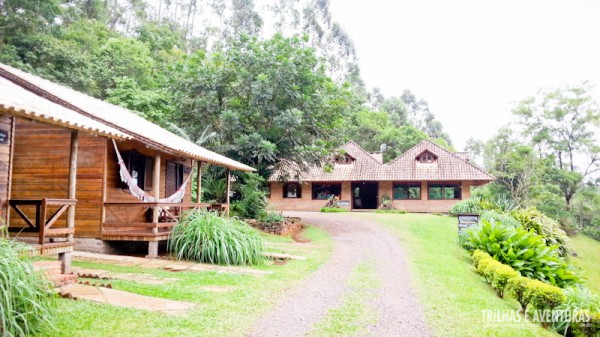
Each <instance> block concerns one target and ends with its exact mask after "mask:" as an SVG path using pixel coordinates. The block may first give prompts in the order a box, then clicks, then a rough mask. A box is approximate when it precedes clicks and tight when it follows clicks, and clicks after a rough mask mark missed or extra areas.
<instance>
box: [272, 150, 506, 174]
mask: <svg viewBox="0 0 600 337" xmlns="http://www.w3.org/2000/svg"><path fill="white" fill-rule="evenodd" d="M341 149H343V150H344V151H346V153H348V154H350V155H352V157H354V158H355V160H354V161H353V162H352V163H350V164H334V165H333V169H332V170H330V171H327V170H325V168H324V167H318V166H309V167H308V169H306V170H302V171H301V173H300V175H299V177H297V179H298V180H301V181H436V180H437V181H463V180H470V181H481V182H489V181H492V180H494V177H493V176H492V175H491V174H489V173H487V172H485V171H484V170H482V169H480V168H478V167H477V166H475V165H473V164H472V163H471V162H469V161H467V160H465V159H464V155H462V154H461V155H456V154H454V153H452V152H450V151H448V150H446V149H444V148H442V147H441V146H439V145H437V144H435V143H433V142H431V141H429V140H424V141H422V142H420V143H418V144H417V145H415V146H413V147H412V148H410V149H408V150H407V151H406V152H404V153H403V154H402V155H400V156H399V157H398V158H396V159H395V160H393V161H391V162H389V163H382V162H380V161H379V159H378V158H374V157H373V155H372V154H370V153H369V152H367V151H365V150H364V149H363V148H361V147H360V146H359V145H358V144H356V143H354V142H352V141H351V142H348V143H346V144H345V145H343V146H342V147H341ZM425 152H429V153H431V154H433V155H434V157H435V161H434V162H433V163H421V162H419V160H418V159H417V158H418V157H419V156H420V155H421V154H422V153H425ZM294 170H295V171H298V166H294V164H291V163H284V164H283V165H281V167H280V168H279V169H277V170H276V171H275V172H274V173H273V174H272V175H271V177H270V178H269V181H281V180H295V178H294V179H290V177H293V173H292V172H294Z"/></svg>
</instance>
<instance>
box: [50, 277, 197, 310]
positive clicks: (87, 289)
mask: <svg viewBox="0 0 600 337" xmlns="http://www.w3.org/2000/svg"><path fill="white" fill-rule="evenodd" d="M59 293H61V294H62V295H65V294H70V296H72V297H73V298H74V299H82V300H88V301H94V302H98V303H103V304H110V305H115V306H119V307H125V308H134V309H140V310H148V311H158V312H163V313H166V314H184V313H186V312H187V311H189V310H190V309H192V308H194V307H195V306H196V305H195V304H193V303H187V302H180V301H172V300H166V299H163V298H156V297H148V296H142V295H138V294H133V293H130V292H126V291H122V290H115V289H108V288H102V287H94V286H88V285H83V284H72V285H68V286H64V287H61V288H60V289H59Z"/></svg>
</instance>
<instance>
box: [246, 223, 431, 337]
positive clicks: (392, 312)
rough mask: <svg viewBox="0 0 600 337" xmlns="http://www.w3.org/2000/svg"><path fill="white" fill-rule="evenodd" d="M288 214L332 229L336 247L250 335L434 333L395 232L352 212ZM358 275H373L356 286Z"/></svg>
mask: <svg viewBox="0 0 600 337" xmlns="http://www.w3.org/2000/svg"><path fill="white" fill-rule="evenodd" d="M286 215H291V216H299V217H302V219H303V222H305V223H310V224H314V225H317V226H318V227H320V228H322V229H324V230H326V231H327V232H329V233H330V234H331V236H332V239H333V241H334V251H333V254H332V256H331V259H330V260H329V262H327V263H326V264H325V265H324V266H323V267H321V268H320V269H319V270H318V271H317V272H315V273H314V274H313V275H312V276H311V277H310V278H309V279H308V281H307V282H305V283H304V284H303V285H302V286H300V287H298V288H296V289H292V290H291V291H290V294H289V296H288V297H287V298H285V299H284V300H283V301H282V302H280V303H279V304H278V305H277V307H276V308H275V309H274V310H273V311H272V312H271V313H269V314H267V315H266V316H264V317H262V318H261V319H259V320H258V321H257V322H256V323H255V325H254V328H253V330H252V332H251V333H250V334H249V336H268V337H273V336H286V337H292V336H305V335H335V334H337V335H371V334H372V335H374V336H428V335H430V332H429V329H428V328H427V326H426V324H425V319H424V317H423V314H422V311H421V306H420V303H419V301H418V299H417V297H416V295H415V292H414V291H413V289H412V288H411V286H410V275H409V273H408V268H407V265H406V258H405V254H404V251H403V250H402V247H401V246H400V244H399V242H398V240H397V239H396V238H395V237H394V236H392V235H390V234H388V233H387V232H386V231H385V230H384V229H383V228H382V227H381V226H380V225H379V224H378V223H376V222H375V221H371V220H365V219H361V218H358V217H355V216H353V215H352V214H336V213H309V212H306V213H304V212H293V213H292V212H290V213H289V214H286ZM365 265H368V266H370V269H365V268H362V266H365ZM361 268H362V269H361ZM357 279H358V282H360V281H361V280H363V279H372V280H373V281H372V282H369V283H370V285H368V286H358V287H357V286H355V285H354V284H355V283H356V282H357ZM357 289H360V293H357ZM365 291H368V293H367V295H368V296H364V293H365ZM357 299H358V300H357ZM359 309H360V310H359ZM345 320H346V321H345Z"/></svg>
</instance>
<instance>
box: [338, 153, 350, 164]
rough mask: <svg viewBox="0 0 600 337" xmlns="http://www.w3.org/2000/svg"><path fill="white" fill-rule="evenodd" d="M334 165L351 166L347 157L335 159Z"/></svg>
mask: <svg viewBox="0 0 600 337" xmlns="http://www.w3.org/2000/svg"><path fill="white" fill-rule="evenodd" d="M335 163H336V164H340V165H347V164H352V158H350V156H348V155H343V156H338V157H337V158H336V159H335Z"/></svg>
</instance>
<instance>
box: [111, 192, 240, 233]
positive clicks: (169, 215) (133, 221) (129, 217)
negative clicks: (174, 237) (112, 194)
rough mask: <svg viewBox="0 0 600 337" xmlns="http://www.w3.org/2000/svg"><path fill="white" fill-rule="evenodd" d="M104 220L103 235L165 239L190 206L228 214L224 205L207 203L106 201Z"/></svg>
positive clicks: (227, 207) (226, 206)
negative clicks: (154, 217) (153, 215)
mask: <svg viewBox="0 0 600 337" xmlns="http://www.w3.org/2000/svg"><path fill="white" fill-rule="evenodd" d="M104 206H105V207H106V212H105V213H106V215H105V221H104V223H103V224H102V236H103V238H104V239H108V238H109V237H114V238H117V237H118V238H120V239H123V238H126V237H127V236H131V237H132V238H137V239H135V240H140V241H151V240H153V238H160V240H163V239H165V237H166V236H168V235H169V233H170V231H171V228H173V227H174V226H175V225H176V224H177V222H178V221H179V217H180V216H181V215H182V214H183V212H184V211H186V210H190V209H206V210H210V211H218V212H222V213H224V214H226V213H228V212H227V211H228V210H229V205H227V204H207V203H165V202H143V201H125V202H105V203H104ZM155 208H158V214H159V216H158V221H152V219H151V217H150V215H151V213H152V210H154V209H155Z"/></svg>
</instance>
